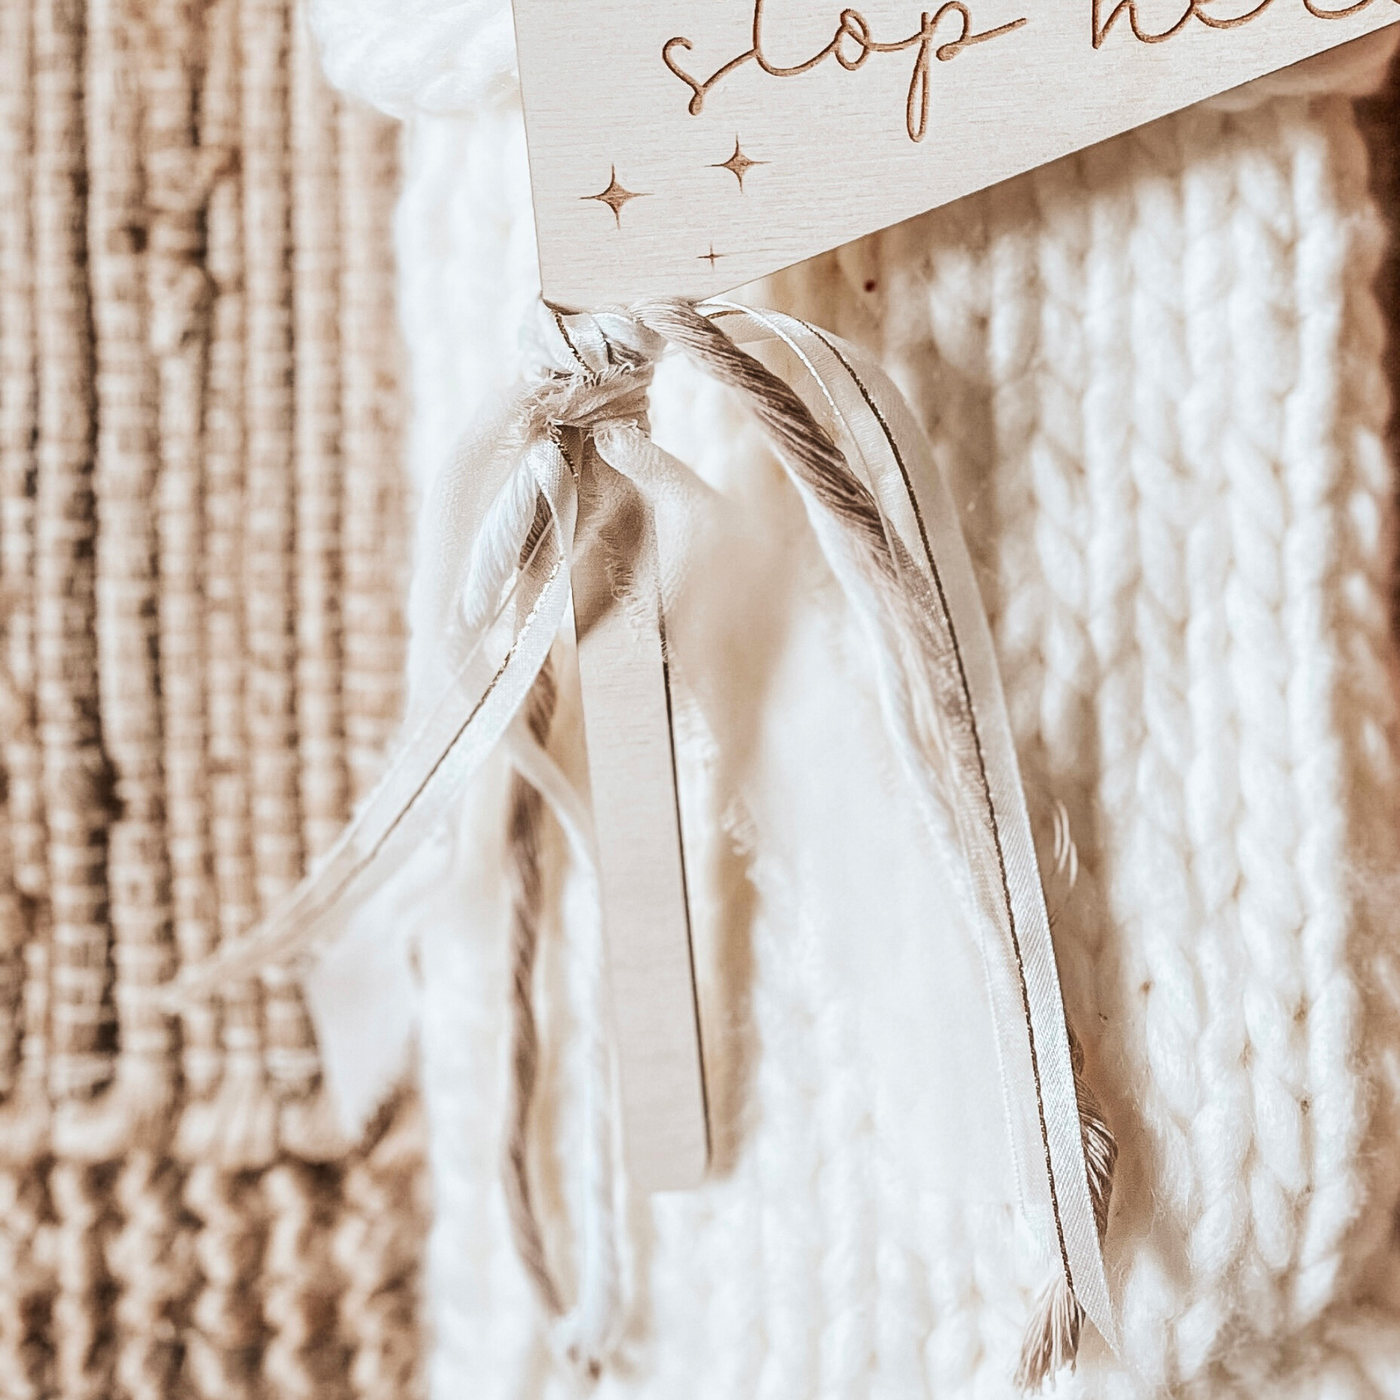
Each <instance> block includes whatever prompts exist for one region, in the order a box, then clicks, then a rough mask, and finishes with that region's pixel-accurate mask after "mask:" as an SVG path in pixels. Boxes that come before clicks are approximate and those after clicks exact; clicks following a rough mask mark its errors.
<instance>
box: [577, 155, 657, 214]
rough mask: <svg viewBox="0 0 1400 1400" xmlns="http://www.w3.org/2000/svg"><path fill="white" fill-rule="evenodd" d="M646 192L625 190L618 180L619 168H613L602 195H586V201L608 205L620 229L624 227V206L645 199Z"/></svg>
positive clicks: (584, 196)
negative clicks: (595, 201)
mask: <svg viewBox="0 0 1400 1400" xmlns="http://www.w3.org/2000/svg"><path fill="white" fill-rule="evenodd" d="M646 197H647V196H646V193H645V192H644V191H638V190H629V189H624V188H623V186H622V185H621V183H620V182H619V181H618V178H617V166H613V167H612V175H611V177H610V178H609V180H608V187H607V189H605V190H604V191H603V192H602V194H586V195H583V196H582V198H584V199H596V200H597V201H598V203H599V204H606V205H607V206H608V208H609V209H611V210H612V212H613V218H614V219H616V220H617V226H618V228H621V227H622V206H623V205H624V204H627V203H628V202H629V201H631V200H634V199H645V198H646Z"/></svg>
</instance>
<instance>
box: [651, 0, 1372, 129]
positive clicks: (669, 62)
mask: <svg viewBox="0 0 1400 1400" xmlns="http://www.w3.org/2000/svg"><path fill="white" fill-rule="evenodd" d="M1366 2H1367V3H1369V0H1366ZM1095 3H1096V4H1097V3H1098V0H1095ZM1128 3H1130V0H1121V4H1128ZM1264 3H1266V4H1267V3H1269V0H1264ZM763 5H764V0H753V43H752V45H751V47H749V48H748V49H746V50H745V51H744V52H743V53H741V54H739V55H738V56H737V57H735V58H731V59H730V60H729V62H728V63H723V64H721V65H720V66H719V67H718V68H716V69H715V71H714V72H713V73H711V74H710V76H709V77H708V78H706V79H704V80H703V81H701V80H700V79H698V78H695V77H693V76H692V75H691V74H689V73H687V72H686V71H685V69H684V68H682V67H681V66H680V62H679V60H678V59H677V57H676V55H677V54H678V53H680V52H682V51H684V52H689V51H690V50H691V49H692V47H693V46H692V44H691V42H690V40H689V39H685V38H682V37H680V36H679V35H678V36H677V37H676V38H674V39H668V40H667V41H666V43H665V44H664V45H663V47H662V49H661V57H662V60H663V61H664V62H665V64H666V66H667V68H669V69H670V70H671V72H673V73H674V74H675V75H676V77H678V78H679V79H680V80H681V81H682V82H683V83H684V84H685V85H686V86H687V87H688V88H689V89H690V90H691V93H692V94H693V95H692V97H691V99H690V109H689V110H690V114H691V115H692V116H699V115H700V112H701V111H702V110H703V108H704V106H705V98H706V96H707V94H708V93H709V91H710V89H711V88H713V87H714V86H715V85H716V84H717V83H719V82H720V81H722V80H723V79H724V78H727V77H728V76H729V74H731V73H732V72H734V70H735V69H736V68H742V67H743V66H744V65H745V64H746V63H752V64H754V65H756V66H757V67H758V68H760V69H762V70H763V72H765V73H767V74H768V76H769V77H770V78H795V77H797V75H798V74H799V73H808V72H810V71H811V70H812V69H813V68H817V67H819V66H820V65H821V64H823V63H825V62H826V60H827V59H829V58H830V59H834V60H835V61H836V62H837V63H838V64H840V66H841V67H842V68H844V69H845V70H846V71H847V72H848V73H854V72H855V71H856V69H858V68H861V67H863V66H864V64H865V62H866V60H867V59H868V58H869V57H870V55H871V54H873V53H905V52H908V51H909V50H913V52H914V72H913V76H912V77H911V78H910V80H909V95H908V97H907V98H906V100H905V104H904V125H905V129H906V130H907V131H908V133H909V139H910V140H911V141H922V140H923V139H924V135H925V133H926V132H927V131H928V117H929V61H930V59H931V58H936V59H937V60H938V61H939V62H940V63H947V62H948V60H949V59H952V58H956V57H957V56H958V55H959V54H960V53H961V52H962V51H963V50H964V49H967V48H971V47H972V45H973V44H981V43H985V42H986V41H987V40H988V39H995V38H996V37H997V36H998V35H1001V34H1009V33H1010V32H1011V31H1012V30H1013V29H1019V28H1020V27H1021V26H1022V25H1023V24H1025V22H1026V21H1025V20H1024V19H1017V20H1012V21H1011V23H1010V24H1000V25H998V26H997V27H996V28H995V29H984V30H982V31H981V32H980V33H976V34H974V33H973V32H972V13H971V11H970V10H969V9H968V7H967V6H966V5H965V4H963V2H962V0H946V3H944V4H943V5H940V6H939V8H938V9H937V10H935V11H934V12H933V13H932V14H929V13H928V11H925V12H924V13H923V14H921V15H920V16H919V27H918V28H917V29H916V30H915V31H914V32H913V33H912V34H910V35H909V36H908V37H907V38H904V39H892V40H888V41H882V40H878V39H876V38H875V37H874V36H873V35H872V34H871V32H870V25H869V23H868V21H867V20H866V19H865V16H864V15H862V14H860V13H859V12H858V11H856V10H842V11H841V16H840V18H839V19H838V20H837V23H836V32H835V33H834V34H833V35H832V36H831V41H830V43H828V44H827V45H826V47H825V48H824V49H822V50H821V51H820V52H818V53H815V54H813V55H812V56H811V57H810V58H808V59H806V60H804V61H803V62H801V63H794V64H789V65H780V64H776V63H773V62H770V60H769V59H768V57H767V55H766V53H765V52H764V47H763ZM945 19H948V20H951V21H952V24H953V25H956V26H957V28H956V32H953V33H951V34H950V36H949V37H948V38H947V39H945V40H944V41H943V42H942V43H939V44H935V43H934V40H935V37H936V35H937V32H938V28H939V26H940V25H941V24H942V23H943V21H944V20H945ZM1109 23H1112V18H1110V20H1109ZM1105 27H1106V26H1105ZM945 32H947V31H945Z"/></svg>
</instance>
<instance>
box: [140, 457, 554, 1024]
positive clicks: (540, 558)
mask: <svg viewBox="0 0 1400 1400" xmlns="http://www.w3.org/2000/svg"><path fill="white" fill-rule="evenodd" d="M530 450H531V451H532V452H535V453H537V454H538V455H537V457H536V459H535V462H534V466H535V473H536V479H537V481H538V482H539V486H540V490H541V492H542V494H543V495H544V497H545V499H546V501H547V503H548V506H549V521H548V524H547V525H546V527H545V528H544V529H543V530H542V531H541V533H540V536H539V539H538V540H537V541H536V542H535V545H534V550H533V553H532V554H531V557H530V558H529V559H527V560H526V561H525V563H524V564H523V565H522V567H521V568H520V571H519V574H518V577H517V578H516V580H515V582H514V584H513V586H512V587H511V589H510V590H509V592H508V594H507V596H506V598H505V600H504V601H503V602H502V604H501V606H500V608H499V609H498V611H497V613H496V615H495V617H494V618H493V619H492V620H491V622H489V623H488V624H487V625H486V626H484V627H483V628H482V629H481V631H480V633H479V634H478V638H477V642H476V644H475V645H474V646H473V647H472V649H471V651H470V652H469V654H468V655H467V656H466V658H465V659H464V660H463V661H462V662H461V663H460V664H459V665H458V666H457V667H456V669H455V670H453V671H452V672H451V673H450V674H449V677H448V679H447V681H446V683H445V685H444V686H443V687H442V689H441V691H440V693H439V694H438V695H437V697H436V698H435V699H434V700H432V701H431V702H430V703H429V704H427V705H425V706H424V707H423V711H422V712H421V713H423V718H422V719H421V720H420V721H419V722H418V723H417V724H416V725H415V726H414V728H413V729H412V731H411V732H410V734H409V735H408V736H407V737H406V738H405V739H404V740H403V741H402V742H401V743H400V745H399V747H398V749H397V751H396V753H395V755H394V757H393V758H392V760H391V761H390V764H389V766H388V769H387V771H386V772H385V774H384V776H383V778H381V779H380V781H379V783H378V784H377V785H376V786H375V788H374V790H373V791H372V792H371V793H370V795H369V797H368V798H367V799H366V801H365V804H364V806H363V807H362V808H361V810H360V812H359V814H358V815H357V816H356V818H355V820H354V821H353V822H351V823H350V825H349V826H348V827H347V828H346V829H345V831H344V832H343V833H342V834H341V836H340V837H339V838H338V839H337V841H336V843H335V844H334V846H332V847H331V849H330V850H329V851H328V852H327V853H326V855H325V857H323V859H322V860H321V862H320V863H319V864H318V866H317V867H316V869H315V870H313V871H312V872H311V873H310V874H309V875H308V876H307V878H306V879H304V880H303V881H302V882H301V883H300V884H299V885H298V886H297V887H296V888H295V889H294V890H292V891H291V892H290V893H289V895H288V896H287V898H286V899H285V900H283V901H282V902H281V903H280V904H278V905H277V906H276V907H274V908H273V909H272V910H271V911H270V912H269V914H268V915H267V916H266V917H265V918H263V919H262V920H261V921H260V922H258V923H257V924H255V925H254V926H253V927H252V928H251V929H250V930H249V931H248V932H247V933H246V934H244V935H243V936H242V937H241V938H239V939H237V940H235V941H233V942H231V943H228V944H226V945H224V946H223V947H221V948H220V949H218V951H216V952H215V953H214V954H212V955H211V956H210V957H209V958H207V959H205V960H204V961H203V962H201V963H198V964H195V965H194V966H192V967H189V968H187V969H185V970H183V971H182V972H181V974H180V975H179V977H178V978H176V979H175V981H174V982H173V983H171V984H170V986H169V987H168V988H167V989H166V992H165V1000H166V1002H167V1004H169V1005H170V1006H171V1007H172V1008H173V1009H178V1007H180V1006H181V1005H182V1004H184V1003H185V1002H187V1001H188V1000H189V999H190V998H193V997H196V996H199V995H203V994H207V993H209V992H212V991H216V990H218V988H219V987H221V986H224V985H227V984H228V983H230V982H236V981H239V980H242V979H244V978H247V977H250V976H254V975H256V974H257V973H258V972H259V971H260V970H261V969H262V968H264V967H267V966H269V965H272V964H274V963H279V962H285V961H288V960H290V959H294V958H299V957H305V956H306V955H307V954H308V953H311V952H313V951H315V950H316V949H317V948H318V947H319V946H320V944H321V943H322V941H323V940H325V939H327V938H329V937H331V936H333V935H334V934H336V933H338V932H339V930H340V926H341V924H342V923H343V921H344V919H345V918H346V917H347V914H348V911H349V910H350V909H351V908H352V907H353V906H354V905H355V904H357V903H360V902H362V901H364V900H365V899H368V898H369V897H370V896H371V895H372V894H373V893H374V892H375V891H376V890H378V889H379V888H380V887H381V886H382V885H383V884H384V882H385V881H386V880H387V879H388V878H389V877H390V876H391V875H392V874H393V873H394V872H395V871H396V870H397V869H399V868H400V867H401V866H402V865H403V863H404V862H405V861H406V860H407V859H408V858H409V857H410V856H411V855H412V854H413V853H414V851H415V850H417V849H418V848H419V847H420V846H421V845H422V844H423V842H424V841H425V840H426V839H427V838H428V837H429V836H430V835H431V833H432V830H433V828H434V826H435V825H436V824H437V823H438V822H439V821H440V820H441V818H442V817H443V816H444V815H445V814H446V812H447V811H448V810H450V808H451V806H452V803H453V802H454V800H455V799H456V798H457V796H458V794H460V793H461V792H462V790H463V788H464V787H465V785H466V783H467V782H468V781H469V780H470V779H471V777H472V776H473V774H475V773H476V772H477V771H478V770H479V769H480V768H481V766H482V765H483V764H484V763H485V762H486V760H487V758H488V757H489V756H490V755H491V754H492V752H493V751H494V750H495V748H496V746H497V744H498V743H499V742H500V741H501V739H502V738H503V736H504V735H505V733H506V730H507V729H508V727H509V726H510V724H511V721H512V720H513V719H514V717H515V715H516V713H517V712H518V711H519V709H520V707H521V705H522V704H523V702H524V700H525V697H526V695H527V694H528V693H529V691H530V688H531V686H533V684H534V682H535V678H536V677H537V676H538V675H539V672H540V668H541V667H542V666H543V665H544V661H545V658H546V657H547V656H548V655H549V652H550V648H551V647H552V646H553V645H554V639H555V637H556V636H557V634H558V631H559V628H560V625H561V624H562V622H563V620H564V617H565V615H566V610H567V607H568V602H569V590H570V579H569V561H570V557H571V553H572V547H573V537H574V525H575V518H576V513H577V504H576V494H575V486H574V480H573V476H572V474H571V473H570V471H569V470H568V466H567V463H566V462H565V461H564V458H563V455H562V453H560V451H559V449H558V448H557V447H556V446H554V445H553V444H548V443H540V444H536V445H535V446H534V447H532V448H531V449H530ZM512 610H513V611H514V613H515V615H516V618H517V621H516V623H515V625H514V626H513V627H510V626H508V625H507V624H506V622H505V618H506V615H507V614H508V613H509V612H511V611H512Z"/></svg>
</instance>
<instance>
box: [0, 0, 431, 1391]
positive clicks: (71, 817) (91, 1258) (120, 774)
mask: <svg viewBox="0 0 1400 1400" xmlns="http://www.w3.org/2000/svg"><path fill="white" fill-rule="evenodd" d="M396 185H397V135H396V132H395V130H394V127H393V124H392V123H389V122H386V121H385V120H383V119H382V118H381V117H379V116H378V115H377V114H374V113H371V112H370V111H369V110H368V109H367V108H365V107H363V106H362V105H360V104H357V103H352V102H345V101H342V100H340V99H339V98H338V97H336V96H335V95H334V94H333V92H332V90H331V89H330V88H329V87H328V86H327V85H326V84H325V82H324V79H323V78H322V77H321V74H320V70H319V64H318V61H317V59H316V57H315V53H314V50H313V47H312V45H311V42H310V39H309V36H308V33H307V30H306V27H305V25H304V23H303V22H301V20H300V18H299V17H298V16H296V15H295V14H294V12H293V9H292V7H291V5H290V4H288V3H286V0H149V3H147V2H146V0H139V2H138V0H5V3H3V4H0V598H3V602H2V603H0V645H2V647H3V650H2V651H0V703H2V704H3V722H2V723H0V729H3V736H4V737H3V748H0V767H2V768H3V773H4V783H3V789H0V791H3V802H4V808H3V813H0V1067H2V1068H0V1091H3V1095H4V1098H3V1103H0V1393H3V1394H4V1395H5V1396H6V1397H15V1398H16V1400H20V1398H21V1397H46V1396H54V1397H57V1396H63V1397H65V1400H69V1398H70V1397H71V1400H81V1397H85V1396H91V1397H101V1398H103V1400H105V1397H108V1396H131V1397H137V1396H141V1397H148V1396H149V1397H155V1396H167V1395H169V1396H174V1395H180V1396H208V1397H211V1398H212V1397H233V1396H253V1395H257V1396H269V1397H271V1396H277V1397H283V1396H286V1397H292V1396H311V1395H316V1396H347V1397H348V1396H366V1397H368V1396H376V1397H386V1398H387V1397H390V1396H392V1397H394V1400H399V1397H402V1396H404V1395H411V1394H412V1393H413V1392H414V1387H415V1386H416V1384H417V1380H416V1377H417V1376H418V1374H419V1366H418V1362H419V1352H420V1347H419V1336H418V1331H417V1308H416V1297H417V1260H418V1258H419V1254H420V1242H421V1238H422V1231H423V1219H424V1203H423V1197H422V1192H421V1190H420V1187H419V1183H420V1181H421V1172H420V1170H419V1166H420V1163H421V1143H420V1133H421V1130H420V1126H419V1125H420V1118H419V1114H418V1110H417V1107H416V1104H415V1103H414V1102H413V1101H412V1100H411V1099H408V1098H405V1099H404V1100H403V1101H402V1102H401V1103H399V1104H397V1105H396V1106H395V1108H394V1109H393V1110H392V1111H391V1112H387V1113H386V1114H385V1115H384V1116H383V1119H382V1121H381V1122H380V1123H379V1124H378V1125H377V1126H376V1129H375V1132H374V1134H373V1135H372V1136H371V1138H370V1139H369V1140H368V1141H367V1142H366V1143H364V1144H362V1145H360V1146H358V1147H352V1145H351V1144H348V1143H344V1142H341V1141H338V1140H337V1138H336V1137H335V1135H334V1134H333V1133H332V1132H331V1131H329V1128H328V1124H329V1122H330V1118H329V1116H328V1114H327V1112H326V1108H325V1104H324V1101H323V1099H322V1097H321V1093H320V1087H319V1069H318V1064H317V1058H316V1052H315V1048H314V1045H313V1043H312V1041H311V1037H310V1034H309V1029H308V1026H307V1021H306V1017H305V1013H304V1011H303V1009H302V1007H301V1003H300V997H299V994H298V993H297V991H296V989H295V988H294V986H292V985H291V984H290V983H288V982H287V981H286V979H285V978H284V979H282V980H280V981H269V982H268V983H266V984H265V985H262V984H252V985H248V986H245V987H240V988H234V989H229V990H228V991H227V993H226V994H225V995H223V996H220V997H218V998H215V999H211V1000H210V1001H209V1002H208V1003H207V1004H205V1005H202V1006H199V1007H196V1008H193V1009H192V1010H190V1012H189V1013H188V1014H187V1015H186V1016H184V1017H183V1018H182V1019H181V1022H180V1023H179V1024H176V1023H174V1022H173V1021H172V1020H171V1019H170V1018H168V1017H167V1016H165V1015H164V1014H163V1013H162V1012H160V1010H159V1009H158V1008H157V1007H156V1005H155V1004H154V997H153V993H154V990H155V988H156V987H157V986H158V985H159V984H160V983H161V982H163V981H164V980H165V979H166V978H167V977H169V976H170V975H171V974H172V973H173V972H174V971H175V970H177V969H178V967H179V966H180V965H181V964H182V963H183V962H185V961H188V960H191V959H197V958H199V957H201V956H203V955H204V954H205V953H206V952H207V951H208V950H209V949H210V948H212V947H214V946H215V945H216V944H217V943H218V942H219V941H220V940H221V939H224V938H228V937H232V936H234V935H236V934H238V933H239V932H241V931H242V930H243V929H244V928H245V927H246V926H247V924H248V923H249V922H250V921H251V920H252V919H253V918H254V917H255V916H256V915H257V913H258V912H259V910H260V909H262V908H264V907H266V905H267V903H268V902H269V901H270V900H272V899H274V898H275V897H276V896H277V895H278V893H280V891H281V890H283V889H285V888H286V887H287V886H288V885H289V884H290V883H291V882H293V881H294V880H295V879H297V878H298V876H299V875H300V873H301V872H302V870H303V869H304V867H305V864H306V862H307V860H308V859H309V858H311V857H312V856H313V855H314V854H315V853H316V852H317V851H318V850H319V849H321V848H322V847H323V846H324V845H325V843H326V842H327V840H328V839H329V837H330V836H331V834H332V833H333V832H334V831H335V830H336V829H337V828H338V826H339V825H340V824H341V823H342V822H343V821H344V820H345V818H346V817H347V815H348V813H349V810H350V805H351V803H352V801H353V800H354V798H355V797H356V795H357V794H359V793H360V792H362V791H364V789H365V787H366V786H367V784H368V783H369V782H370V781H371V780H372V778H373V775H374V772H375V770H376V767H377V765H378V762H379V758H380V754H381V752H382V750H383V747H384V745H385V743H386V741H387V739H388V738H389V736H390V734H391V733H392V729H393V725H394V723H395V720H396V716H397V713H398V708H399V699H400V692H401V667H402V658H403V626H402V621H401V600H402V595H403V585H404V563H405V548H404V536H405V532H404V528H403V522H404V518H405V494H404V489H403V480H402V468H401V461H400V424H401V413H400V406H399V379H400V368H399V357H400V349H399V344H398V335H397V326H396V317H395V310H394V302H393V286H392V262H391V253H390V246H389V223H390V215H391V209H392V203H393V197H394V192H395V188H396Z"/></svg>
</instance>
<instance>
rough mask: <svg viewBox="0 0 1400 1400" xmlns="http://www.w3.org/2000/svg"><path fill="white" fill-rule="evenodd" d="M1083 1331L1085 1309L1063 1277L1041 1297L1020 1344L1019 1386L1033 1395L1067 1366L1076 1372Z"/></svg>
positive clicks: (1017, 1376) (1017, 1383)
mask: <svg viewBox="0 0 1400 1400" xmlns="http://www.w3.org/2000/svg"><path fill="white" fill-rule="evenodd" d="M1083 1330H1084V1309H1083V1308H1082V1307H1080V1306H1079V1299H1078V1298H1076V1297H1075V1296H1074V1291H1073V1290H1072V1289H1071V1288H1070V1286H1069V1284H1068V1282H1067V1281H1066V1280H1065V1279H1064V1278H1057V1279H1056V1280H1055V1281H1054V1282H1053V1283H1052V1284H1051V1285H1050V1286H1049V1287H1048V1288H1047V1289H1046V1290H1045V1291H1044V1292H1043V1293H1042V1294H1041V1295H1040V1302H1039V1303H1038V1304H1037V1305H1036V1310H1035V1315H1034V1317H1032V1318H1031V1322H1030V1326H1029V1327H1028V1328H1027V1329H1026V1339H1025V1341H1024V1342H1022V1343H1021V1361H1020V1364H1019V1365H1018V1366H1017V1367H1016V1385H1017V1386H1018V1387H1019V1388H1020V1389H1021V1390H1023V1391H1026V1392H1027V1393H1031V1392H1034V1391H1037V1390H1041V1389H1043V1388H1044V1386H1045V1383H1046V1381H1048V1380H1051V1379H1053V1378H1054V1377H1055V1376H1057V1375H1059V1373H1060V1372H1061V1371H1063V1370H1064V1369H1065V1368H1066V1367H1068V1368H1069V1369H1070V1370H1071V1371H1072V1370H1074V1363H1075V1360H1076V1358H1077V1357H1078V1355H1079V1337H1080V1334H1081V1333H1082V1332H1083Z"/></svg>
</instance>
